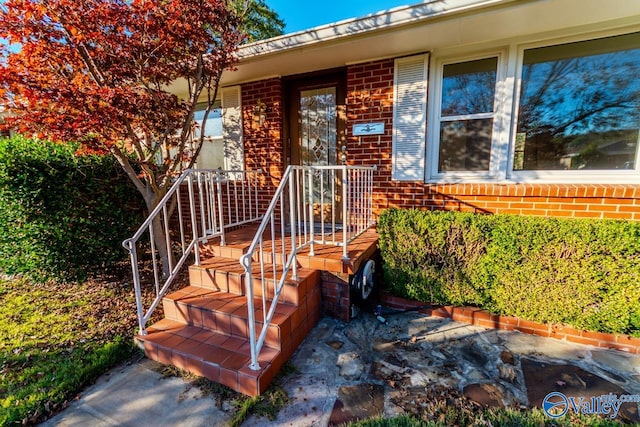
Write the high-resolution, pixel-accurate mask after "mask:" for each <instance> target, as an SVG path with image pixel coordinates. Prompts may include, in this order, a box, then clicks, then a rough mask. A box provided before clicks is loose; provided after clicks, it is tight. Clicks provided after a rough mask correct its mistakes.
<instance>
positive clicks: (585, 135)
mask: <svg viewBox="0 0 640 427" xmlns="http://www.w3.org/2000/svg"><path fill="white" fill-rule="evenodd" d="M489 49H491V48H490V47H489ZM461 53H462V54H461ZM403 60H405V61H407V60H408V59H403ZM397 68H398V67H397V66H396V73H397V72H398V69H397ZM429 69H430V75H429V78H428V83H429V84H428V88H429V90H428V97H427V98H428V99H427V100H426V101H425V102H426V103H427V106H428V108H427V117H428V120H427V124H428V126H427V131H426V136H425V141H426V147H425V152H424V155H425V157H426V158H425V159H424V160H425V161H424V165H425V181H426V182H462V181H467V182H468V181H472V182H474V181H475V182H478V181H479V182H554V183H640V142H639V141H640V78H638V76H640V32H635V33H627V34H612V33H600V34H597V35H596V36H591V37H589V36H588V35H582V36H580V37H572V38H569V37H565V38H564V39H552V40H546V41H537V42H536V43H535V44H533V43H527V42H526V40H524V39H522V40H520V41H518V42H514V43H513V44H511V45H509V46H497V47H495V49H494V50H486V49H485V50H483V51H479V52H468V53H467V54H464V52H461V50H460V49H457V50H456V52H455V56H454V55H452V54H451V52H449V53H448V52H447V51H446V50H440V51H435V52H432V53H431V60H430V63H429ZM425 87H427V85H426V84H425ZM397 90H398V89H397V88H396V91H397ZM404 125H405V127H404V129H403V130H402V132H403V134H406V135H410V134H411V129H409V128H407V125H411V123H409V122H405V123H404ZM419 125H420V124H417V123H416V124H414V126H415V129H416V130H419ZM395 127H396V121H395V118H394V131H395ZM416 135H419V132H417V133H416ZM416 140H417V141H419V140H420V138H419V137H416ZM397 160H398V159H396V154H395V152H394V162H395V163H394V176H393V178H394V179H401V178H398V176H401V173H396V170H395V164H401V163H400V162H397ZM413 175H416V173H415V171H414V172H413Z"/></svg>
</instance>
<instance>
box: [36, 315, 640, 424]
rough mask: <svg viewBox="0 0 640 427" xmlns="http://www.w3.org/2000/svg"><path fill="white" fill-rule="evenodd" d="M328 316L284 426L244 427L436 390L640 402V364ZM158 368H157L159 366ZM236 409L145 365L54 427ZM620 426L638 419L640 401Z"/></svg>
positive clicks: (310, 343) (489, 399)
mask: <svg viewBox="0 0 640 427" xmlns="http://www.w3.org/2000/svg"><path fill="white" fill-rule="evenodd" d="M386 320H387V321H386V322H385V323H384V324H383V323H381V322H380V321H378V320H376V318H375V317H373V316H372V315H370V314H362V315H361V316H360V317H359V318H358V319H355V320H353V321H351V322H350V323H349V324H344V323H342V322H340V321H337V320H335V319H329V318H323V319H322V320H321V321H320V323H319V324H318V325H317V326H316V327H315V328H314V329H313V330H312V332H311V334H310V335H309V336H308V337H307V339H306V340H305V341H304V342H303V345H302V346H301V347H300V349H299V350H298V351H297V352H296V353H295V354H294V356H293V357H292V359H291V362H292V364H293V365H294V366H295V367H296V368H297V372H296V373H293V374H289V375H288V376H286V377H285V378H284V380H283V383H282V386H283V387H284V389H285V390H286V391H287V393H288V395H289V398H290V403H289V404H288V405H287V406H286V407H285V408H284V409H282V410H281V411H280V413H279V415H278V417H277V419H276V420H275V421H269V420H266V419H264V418H255V417H252V418H250V419H248V420H247V421H246V422H245V423H244V424H243V426H272V425H282V426H289V425H293V426H327V425H338V424H340V423H341V422H344V421H348V420H350V419H353V418H357V417H366V416H371V415H376V414H380V415H384V416H389V417H390V416H393V415H397V414H401V413H403V412H411V411H412V410H414V409H417V408H415V407H412V406H416V405H419V404H420V402H421V400H422V401H425V400H428V398H429V397H428V393H429V391H430V390H436V389H455V390H458V391H459V392H461V393H464V394H465V395H466V396H467V397H468V398H470V399H472V400H475V401H477V402H479V403H481V404H483V405H490V406H511V407H530V406H538V407H540V406H541V404H542V400H543V398H544V397H545V396H546V395H547V394H548V393H550V392H553V391H555V392H560V393H563V394H564V395H566V396H576V397H577V396H592V395H593V396H601V395H603V394H604V395H606V394H608V393H611V394H614V395H622V394H628V395H640V356H636V355H629V354H626V353H624V352H620V351H613V350H603V349H597V348H594V347H590V346H584V345H580V344H572V343H567V342H563V341H558V340H554V339H551V338H542V337H537V336H532V335H525V334H522V333H518V332H505V331H497V330H492V329H486V328H481V327H477V326H470V325H467V324H463V323H457V322H453V321H450V320H447V319H441V318H434V317H428V316H424V315H421V314H419V313H403V314H395V315H390V316H387V319H386ZM154 366H155V367H154ZM231 411H232V408H230V407H224V406H223V407H222V408H218V407H217V406H216V401H215V398H214V397H213V396H206V395H203V393H202V391H201V390H199V389H198V388H196V387H194V386H193V385H192V384H191V383H189V382H187V381H184V380H183V379H180V378H175V377H169V378H163V376H162V374H161V373H160V372H159V369H158V368H157V365H155V364H154V363H153V362H150V361H148V360H146V359H143V360H141V361H140V362H137V363H134V364H131V365H126V366H120V367H118V368H116V369H114V370H112V371H111V372H110V373H108V374H106V375H104V376H103V377H102V378H100V380H99V381H98V382H97V383H96V384H95V385H93V386H91V387H89V388H88V389H87V390H85V392H84V393H83V394H82V395H81V396H80V397H79V399H78V400H76V401H74V402H73V403H72V404H71V405H70V406H69V408H67V409H66V410H65V411H63V412H62V413H60V414H58V415H57V416H56V417H54V418H52V419H50V420H49V421H47V422H46V423H45V424H44V425H46V426H87V425H91V426H146V425H149V426H152V425H153V426H176V425H180V426H218V425H220V426H222V425H226V424H227V423H228V421H229V419H230V417H231V415H232V414H231ZM617 418H618V419H620V420H626V421H632V422H633V421H635V422H639V421H640V418H639V417H638V404H637V403H625V404H624V405H622V406H621V407H620V408H619V413H618V414H617Z"/></svg>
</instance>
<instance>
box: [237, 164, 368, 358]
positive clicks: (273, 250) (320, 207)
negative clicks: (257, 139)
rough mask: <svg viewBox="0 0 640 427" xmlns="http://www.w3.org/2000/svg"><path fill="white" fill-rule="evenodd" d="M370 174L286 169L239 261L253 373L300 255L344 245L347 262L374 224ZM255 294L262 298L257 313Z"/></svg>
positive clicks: (356, 169) (365, 169)
mask: <svg viewBox="0 0 640 427" xmlns="http://www.w3.org/2000/svg"><path fill="white" fill-rule="evenodd" d="M374 171H375V167H361V166H288V167H287V169H286V170H285V173H284V176H283V178H282V180H281V181H280V185H279V186H278V188H277V189H276V192H275V194H274V196H273V198H272V199H271V203H270V204H269V207H268V209H267V211H266V213H265V214H264V216H263V218H262V222H261V223H260V225H259V227H258V229H257V231H256V234H255V237H254V239H253V241H252V242H251V245H250V247H249V249H248V250H247V253H246V254H245V255H243V256H242V258H241V259H240V263H241V264H242V266H243V267H244V269H245V272H246V274H245V290H246V295H247V310H248V329H249V341H250V349H251V364H250V366H249V367H250V368H251V369H253V370H259V369H260V365H259V363H258V355H259V354H260V350H261V349H262V346H263V345H264V342H265V339H266V335H267V330H268V325H269V324H270V323H271V321H272V319H273V317H274V315H275V312H276V307H277V304H278V300H279V298H280V294H281V293H282V289H283V287H284V284H285V282H286V280H287V279H288V278H292V279H293V280H297V278H298V272H297V268H298V266H297V261H296V256H297V254H298V252H299V251H301V250H302V249H305V248H307V247H308V248H309V255H311V256H313V255H314V251H315V245H318V244H320V245H333V246H342V248H343V249H342V253H343V256H342V257H343V260H348V259H349V255H348V244H349V243H350V242H351V241H352V240H354V239H355V238H356V237H358V236H359V235H360V234H362V233H363V232H364V231H366V230H367V229H368V228H369V227H370V226H372V225H373V224H374V218H373V173H374ZM258 283H259V284H258ZM258 286H259V287H258ZM256 294H259V295H257V296H258V297H259V298H261V300H259V301H260V303H259V304H260V307H259V308H258V309H256V307H255V305H256V304H255V299H254V297H256ZM260 314H261V319H260V320H257V319H256V317H257V315H258V316H259V315H260Z"/></svg>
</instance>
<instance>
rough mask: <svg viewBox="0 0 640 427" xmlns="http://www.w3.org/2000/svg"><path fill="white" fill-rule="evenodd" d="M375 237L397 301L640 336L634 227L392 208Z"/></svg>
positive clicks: (637, 230)
mask: <svg viewBox="0 0 640 427" xmlns="http://www.w3.org/2000/svg"><path fill="white" fill-rule="evenodd" d="M378 233H379V235H380V250H381V254H382V258H383V261H384V263H383V268H384V272H385V281H386V284H387V287H388V288H389V290H390V291H391V292H393V293H395V294H397V295H399V296H403V297H406V298H410V299H415V300H418V301H430V302H434V303H438V304H452V305H475V306H478V307H482V308H484V309H486V310H489V311H491V312H494V313H498V314H502V315H508V316H517V317H521V318H524V319H528V320H534V321H538V322H548V323H564V324H569V325H572V326H574V327H577V328H584V329H589V330H596V331H602V332H615V333H627V334H632V335H636V336H640V223H636V222H630V221H613V220H581V219H562V218H541V217H526V216H512V215H478V214H470V213H459V212H429V211H421V210H401V209H391V210H387V211H385V212H383V213H382V215H381V217H380V220H379V224H378Z"/></svg>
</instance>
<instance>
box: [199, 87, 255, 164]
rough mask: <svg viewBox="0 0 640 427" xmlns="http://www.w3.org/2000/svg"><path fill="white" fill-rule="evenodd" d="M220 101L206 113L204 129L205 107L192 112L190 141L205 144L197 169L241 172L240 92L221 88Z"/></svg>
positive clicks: (242, 157) (238, 89) (242, 161)
mask: <svg viewBox="0 0 640 427" xmlns="http://www.w3.org/2000/svg"><path fill="white" fill-rule="evenodd" d="M220 93H221V98H220V99H219V100H216V102H215V104H214V108H212V109H211V110H210V111H209V115H208V116H207V121H206V123H205V125H204V127H203V125H202V122H203V120H204V113H205V110H206V104H202V105H197V106H196V111H195V112H194V121H195V122H196V123H195V124H196V127H195V129H194V133H193V138H194V140H197V139H199V138H200V135H201V132H203V131H204V141H203V145H202V148H201V150H200V155H199V156H198V159H197V160H196V167H198V168H199V169H224V170H244V141H243V133H242V91H241V88H240V86H229V87H224V88H221V90H220Z"/></svg>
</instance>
